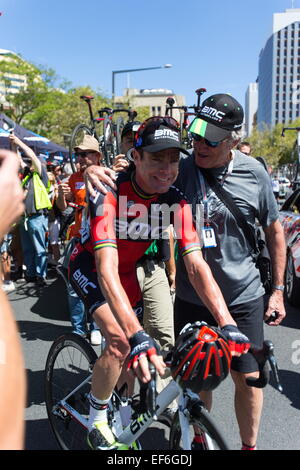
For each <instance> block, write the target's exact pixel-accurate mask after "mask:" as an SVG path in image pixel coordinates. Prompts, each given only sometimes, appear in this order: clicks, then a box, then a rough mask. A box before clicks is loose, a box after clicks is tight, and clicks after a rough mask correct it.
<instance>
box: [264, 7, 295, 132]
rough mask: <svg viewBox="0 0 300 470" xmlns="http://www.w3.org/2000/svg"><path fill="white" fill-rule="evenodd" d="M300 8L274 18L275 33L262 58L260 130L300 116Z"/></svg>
mask: <svg viewBox="0 0 300 470" xmlns="http://www.w3.org/2000/svg"><path fill="white" fill-rule="evenodd" d="M299 98H300V9H299V8H296V9H288V10H286V11H285V13H275V14H274V15H273V30H272V34H271V36H270V37H269V39H268V40H267V42H266V44H265V46H264V48H263V49H262V50H261V53H260V56H259V70H258V112H257V124H258V128H259V129H261V130H262V129H263V128H264V127H265V126H268V127H273V126H275V125H276V124H277V123H283V124H287V123H288V122H290V121H294V120H295V119H297V118H298V117H299V116H300V113H299V111H300V99H299Z"/></svg>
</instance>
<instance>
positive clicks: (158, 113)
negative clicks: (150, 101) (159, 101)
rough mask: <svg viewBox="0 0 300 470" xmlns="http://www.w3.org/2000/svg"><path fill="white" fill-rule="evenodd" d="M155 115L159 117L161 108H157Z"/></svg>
mask: <svg viewBox="0 0 300 470" xmlns="http://www.w3.org/2000/svg"><path fill="white" fill-rule="evenodd" d="M157 115H158V116H160V115H161V106H157Z"/></svg>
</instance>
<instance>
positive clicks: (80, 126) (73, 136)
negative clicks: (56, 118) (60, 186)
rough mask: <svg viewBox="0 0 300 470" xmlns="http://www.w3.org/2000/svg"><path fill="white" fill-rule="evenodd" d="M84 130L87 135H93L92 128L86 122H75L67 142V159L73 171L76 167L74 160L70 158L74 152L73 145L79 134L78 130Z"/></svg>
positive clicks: (74, 171)
mask: <svg viewBox="0 0 300 470" xmlns="http://www.w3.org/2000/svg"><path fill="white" fill-rule="evenodd" d="M82 131H83V132H86V133H87V134H88V135H94V133H93V131H92V129H90V128H89V127H88V126H87V125H86V124H77V126H76V127H74V129H73V131H72V134H71V138H70V144H69V161H70V163H71V167H72V170H73V173H76V171H77V170H76V167H75V163H74V160H73V158H72V156H73V152H74V146H75V145H76V137H77V135H79V133H80V132H82Z"/></svg>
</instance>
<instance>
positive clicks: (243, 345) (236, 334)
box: [221, 325, 250, 354]
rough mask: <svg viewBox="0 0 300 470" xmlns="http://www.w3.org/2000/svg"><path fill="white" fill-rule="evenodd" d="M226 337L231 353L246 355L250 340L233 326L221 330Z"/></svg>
mask: <svg viewBox="0 0 300 470" xmlns="http://www.w3.org/2000/svg"><path fill="white" fill-rule="evenodd" d="M221 331H222V333H223V334H224V336H225V337H226V339H227V341H228V344H229V348H230V351H231V352H237V353H241V354H243V353H246V352H247V351H248V350H249V348H250V340H249V338H247V336H246V335H244V333H242V332H241V331H240V330H239V329H238V328H237V327H236V326H234V325H225V326H223V328H221Z"/></svg>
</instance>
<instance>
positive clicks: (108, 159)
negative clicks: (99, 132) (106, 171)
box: [103, 116, 116, 168]
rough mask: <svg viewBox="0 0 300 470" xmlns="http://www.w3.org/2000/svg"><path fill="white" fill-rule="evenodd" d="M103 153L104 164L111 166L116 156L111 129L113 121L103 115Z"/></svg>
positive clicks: (114, 140)
mask: <svg viewBox="0 0 300 470" xmlns="http://www.w3.org/2000/svg"><path fill="white" fill-rule="evenodd" d="M103 155H104V160H105V165H106V166H107V167H109V168H110V167H111V166H112V163H113V159H114V157H115V156H116V138H115V135H114V130H113V123H112V121H111V119H110V118H109V117H107V116H106V117H105V119H104V123H103Z"/></svg>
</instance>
